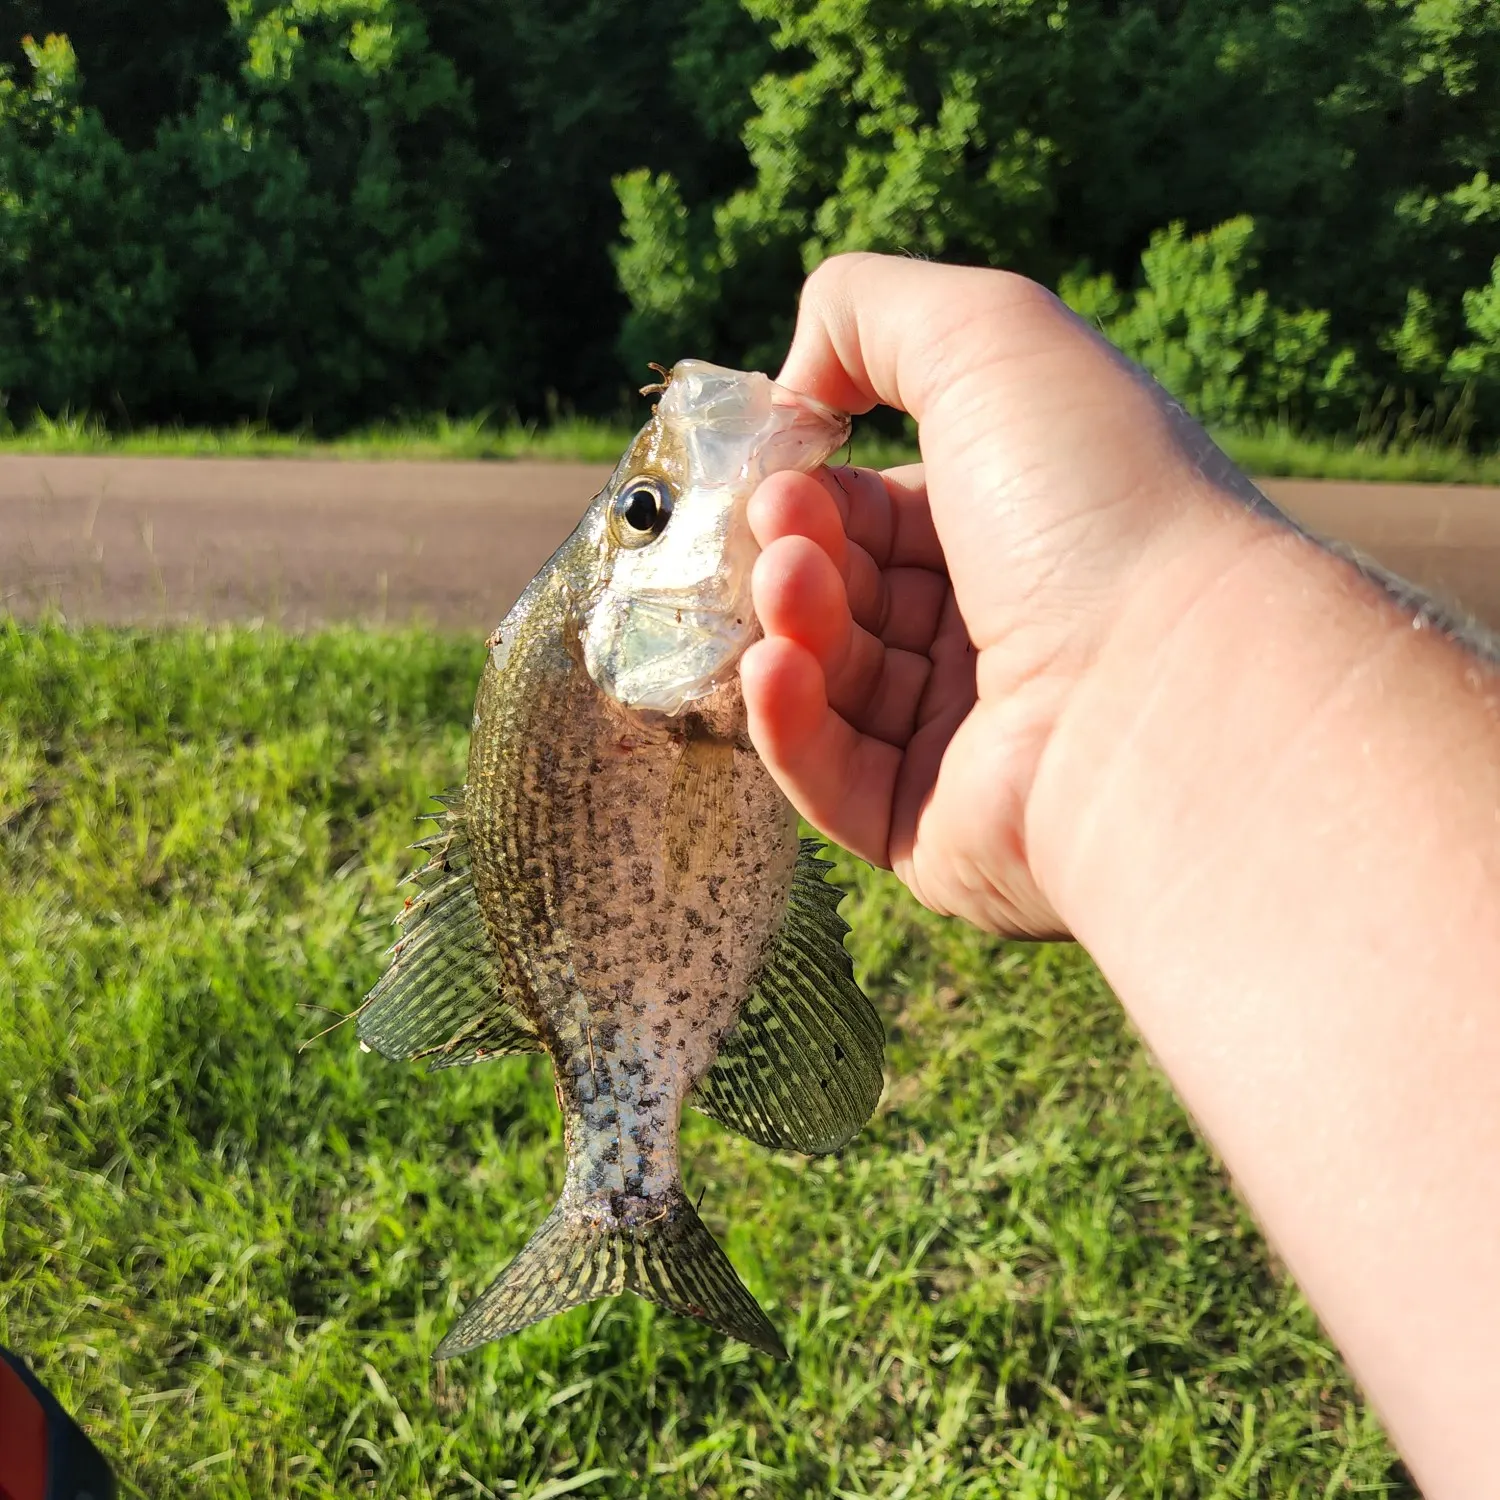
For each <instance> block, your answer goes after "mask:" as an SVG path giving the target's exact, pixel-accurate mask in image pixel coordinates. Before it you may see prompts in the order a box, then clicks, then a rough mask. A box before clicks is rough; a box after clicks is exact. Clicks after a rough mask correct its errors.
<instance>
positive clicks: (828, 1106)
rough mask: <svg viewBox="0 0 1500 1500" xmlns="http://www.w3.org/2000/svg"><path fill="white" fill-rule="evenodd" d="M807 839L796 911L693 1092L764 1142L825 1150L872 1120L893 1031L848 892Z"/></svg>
mask: <svg viewBox="0 0 1500 1500" xmlns="http://www.w3.org/2000/svg"><path fill="white" fill-rule="evenodd" d="M821 847H822V846H821V845H820V844H819V843H818V841H817V840H816V839H803V840H802V844H801V847H800V849H799V850H798V853H797V870H796V874H795V875H794V876H793V879H792V894H791V898H790V900H789V901H788V903H787V912H786V918H785V920H784V921H783V922H782V924H781V930H780V931H779V932H778V933H777V935H776V938H775V940H774V942H773V943H772V945H771V950H770V952H769V953H768V954H767V956H766V961H765V965H764V967H763V968H762V970H761V972H760V976H759V977H758V978H757V980H756V982H755V987H754V989H753V990H752V991H751V992H750V998H749V999H748V1000H747V1001H746V1002H745V1008H744V1009H743V1010H742V1011H741V1012H740V1019H739V1023H738V1024H737V1025H736V1027H735V1029H734V1030H733V1031H732V1032H730V1034H729V1035H728V1036H727V1037H726V1038H725V1039H724V1042H723V1044H722V1045H721V1046H720V1048H719V1055H718V1057H717V1058H716V1059H715V1061H714V1065H713V1067H712V1068H710V1069H709V1071H708V1073H707V1074H706V1075H705V1076H704V1077H703V1078H702V1079H700V1080H699V1083H698V1086H697V1089H696V1090H695V1091H694V1093H693V1094H692V1095H691V1096H690V1097H691V1100H692V1103H693V1104H694V1105H695V1106H696V1107H697V1108H698V1109H700V1110H702V1111H703V1113H704V1114H706V1115H709V1116H711V1117H712V1118H713V1119H715V1120H717V1121H718V1122H719V1123H720V1124H721V1125H724V1126H727V1127H728V1128H729V1129H730V1130H734V1131H737V1132H738V1133H739V1134H740V1135H743V1136H747V1137H748V1138H749V1139H750V1140H752V1141H755V1142H756V1143H757V1144H758V1145H762V1146H770V1147H772V1148H773V1149H776V1150H792V1151H801V1152H803V1153H804V1154H805V1155H808V1156H819V1155H823V1154H825V1153H827V1152H829V1151H837V1150H838V1148H839V1147H840V1146H842V1145H844V1144H845V1142H847V1141H848V1140H849V1139H850V1138H851V1137H852V1136H854V1135H855V1134H856V1133H857V1132H858V1131H859V1129H860V1127H861V1126H862V1125H863V1124H864V1123H865V1121H866V1120H868V1119H869V1118H870V1114H871V1112H872V1111H873V1110H874V1108H875V1105H876V1103H877V1102H878V1101H879V1099H880V1090H881V1087H882V1085H883V1082H884V1078H883V1074H882V1066H883V1063H884V1057H885V1029H884V1027H883V1026H882V1025H881V1024H880V1017H879V1016H878V1015H877V1014H876V1013H875V1008H874V1006H872V1005H871V1004H870V1002H869V1001H868V1000H867V999H865V997H864V995H863V994H862V993H861V991H860V988H859V986H858V985H857V984H856V983H855V982H854V965H853V964H852V963H851V962H850V959H849V955H848V953H846V952H845V950H844V934H845V933H847V932H848V930H849V928H848V926H847V925H846V924H845V922H844V919H843V918H842V917H841V916H839V914H838V905H839V902H840V900H842V898H843V894H844V893H843V891H841V890H840V889H839V887H838V886H836V885H830V884H829V883H828V882H827V881H826V880H825V879H824V878H823V876H824V872H825V871H826V870H829V869H831V868H832V866H831V865H830V864H829V862H828V861H827V860H825V859H820V858H819V857H818V855H819V851H820V850H821Z"/></svg>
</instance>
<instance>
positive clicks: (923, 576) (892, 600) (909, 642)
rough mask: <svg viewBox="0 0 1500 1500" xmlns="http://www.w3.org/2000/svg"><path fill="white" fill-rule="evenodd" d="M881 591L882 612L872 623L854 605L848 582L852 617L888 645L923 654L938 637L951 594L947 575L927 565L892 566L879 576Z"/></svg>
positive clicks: (899, 649)
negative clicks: (940, 623) (941, 620)
mask: <svg viewBox="0 0 1500 1500" xmlns="http://www.w3.org/2000/svg"><path fill="white" fill-rule="evenodd" d="M880 592H881V612H880V615H879V616H878V618H877V619H876V621H875V623H873V624H872V623H870V622H869V621H868V620H867V619H866V618H865V617H864V615H863V614H862V613H861V611H860V610H859V608H857V607H856V606H855V603H854V598H853V594H854V585H853V583H852V582H851V583H850V585H849V594H850V600H849V605H850V609H851V610H852V611H853V614H854V618H855V619H856V620H857V621H858V622H859V623H860V624H861V625H863V626H864V627H865V628H866V629H867V630H873V631H874V632H875V633H876V634H877V635H879V637H880V639H881V640H882V641H883V642H884V643H885V645H886V646H887V647H890V648H894V649H895V650H897V651H920V652H922V653H923V654H925V653H926V652H927V650H928V649H929V647H931V645H932V642H933V640H934V638H935V637H936V636H937V631H938V621H939V620H940V619H941V618H942V614H943V607H944V605H945V604H946V603H947V601H948V599H949V598H950V597H951V596H952V592H953V591H952V587H951V585H950V584H949V582H948V580H947V578H946V577H945V576H944V575H943V574H941V573H933V572H930V571H929V570H928V569H926V568H891V569H889V570H888V571H887V572H885V573H882V574H881V575H880Z"/></svg>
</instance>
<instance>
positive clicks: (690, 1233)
mask: <svg viewBox="0 0 1500 1500" xmlns="http://www.w3.org/2000/svg"><path fill="white" fill-rule="evenodd" d="M627 1291H628V1292H635V1293H636V1294H637V1295H638V1296H641V1297H645V1298H647V1299H648V1300H649V1301H651V1302H656V1303H659V1304H660V1305H661V1306H662V1307H665V1308H669V1309H670V1310H671V1311H672V1312H675V1313H681V1314H682V1315H683V1316H684V1317H688V1318H696V1319H697V1320H698V1321H699V1322H700V1323H707V1324H708V1326H709V1327H710V1328H713V1329H716V1330H717V1331H718V1332H720V1333H724V1334H728V1335H729V1337H730V1338H735V1339H740V1340H742V1341H743V1342H744V1343H747V1344H749V1345H750V1346H751V1347H752V1348H755V1349H759V1350H761V1351H763V1352H764V1353H766V1354H770V1355H774V1356H775V1357H776V1358H777V1359H785V1358H786V1357H787V1353H786V1349H785V1348H784V1347H783V1345H782V1342H781V1339H780V1338H779V1337H778V1335H777V1333H776V1330H775V1329H774V1328H773V1327H772V1326H771V1324H770V1322H769V1321H768V1320H767V1318H766V1315H765V1313H763V1312H762V1311H761V1309H760V1305H759V1304H758V1303H757V1302H756V1300H755V1298H754V1297H752V1296H751V1295H750V1293H749V1292H748V1291H746V1289H745V1286H744V1283H743V1282H741V1280H740V1278H739V1277H738V1276H737V1275H735V1270H734V1267H733V1266H732V1265H731V1264H730V1262H729V1257H728V1256H727V1255H725V1253H724V1252H723V1250H722V1249H721V1248H720V1247H719V1243H718V1241H717V1240H715V1239H714V1237H713V1235H712V1234H710V1233H709V1231H708V1226H707V1225H705V1224H704V1222H703V1220H702V1219H700V1218H699V1217H698V1215H697V1213H696V1211H695V1210H694V1208H693V1205H692V1204H691V1203H689V1202H688V1201H687V1196H686V1194H684V1193H683V1191H682V1189H681V1188H680V1187H679V1188H676V1189H674V1190H673V1191H672V1192H671V1193H669V1194H668V1195H667V1196H666V1198H665V1199H655V1200H649V1201H648V1200H645V1199H638V1200H634V1201H633V1202H627V1204H626V1205H624V1206H623V1207H619V1206H616V1205H614V1204H609V1203H601V1204H594V1203H590V1202H587V1201H579V1200H578V1199H576V1198H571V1197H569V1196H568V1195H567V1194H566V1193H565V1194H564V1195H563V1197H562V1199H561V1200H559V1202H558V1204H557V1206H556V1207H555V1208H554V1209H553V1210H552V1212H551V1213H550V1214H549V1215H548V1216H547V1218H546V1220H545V1221H544V1222H543V1224H542V1227H541V1228H540V1229H538V1230H537V1232H536V1233H535V1234H534V1235H532V1237H531V1238H530V1239H529V1240H528V1241H527V1242H526V1244H525V1245H523V1246H522V1248H521V1251H520V1253H519V1254H518V1255H517V1256H516V1258H515V1259H514V1260H513V1261H511V1263H510V1264H509V1265H508V1266H506V1268H505V1269H504V1270H503V1271H502V1272H501V1273H500V1275H499V1276H498V1277H497V1278H496V1279H495V1281H494V1282H493V1283H492V1284H491V1285H490V1286H489V1287H488V1288H487V1289H486V1290H485V1291H484V1292H483V1293H481V1294H480V1296H479V1297H478V1298H477V1299H476V1300H475V1301H474V1302H471V1303H470V1304H469V1306H468V1307H466V1308H465V1309H464V1311H463V1315H462V1316H461V1317H460V1318H459V1320H458V1322H457V1323H455V1324H454V1325H453V1327H452V1328H451V1329H450V1330H449V1331H448V1335H447V1337H446V1338H444V1339H443V1341H442V1343H441V1344H439V1345H438V1346H437V1351H436V1354H435V1356H434V1357H435V1358H437V1359H451V1358H452V1357H453V1356H454V1355H455V1354H467V1353H468V1352H469V1350H470V1349H477V1348H478V1347H479V1346H480V1345H481V1344H487V1343H489V1341H490V1340H491V1339H498V1338H503V1337H504V1336H505V1335H506V1334H508V1333H515V1332H517V1331H518V1330H519V1329H522V1328H526V1327H528V1326H530V1325H531V1324H532V1323H538V1322H540V1321H541V1320H542V1319H543V1318H550V1317H552V1316H553V1315H554V1314H555V1313H560V1312H566V1311H567V1310H568V1309H569V1308H570V1307H579V1306H581V1305H582V1304H583V1303H585V1302H593V1301H594V1300H595V1299H596V1298H599V1297H609V1296H613V1295H614V1294H615V1293H617V1292H627Z"/></svg>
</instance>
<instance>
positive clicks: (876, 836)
mask: <svg viewBox="0 0 1500 1500" xmlns="http://www.w3.org/2000/svg"><path fill="white" fill-rule="evenodd" d="M740 682H741V686H742V688H743V691H744V695H745V713H746V717H747V719H748V722H749V726H750V738H751V741H752V742H753V743H754V745H755V748H756V750H757V751H758V752H759V753H760V758H761V760H762V761H763V762H764V763H765V767H766V769H767V770H768V771H769V772H770V773H771V776H772V777H773V778H774V780H775V781H776V784H777V785H778V786H779V787H780V788H781V789H782V791H783V792H785V793H786V795H787V797H788V798H789V799H790V801H791V803H792V806H793V807H795V808H796V809H797V811H798V812H800V813H801V814H802V816H803V817H805V818H806V819H807V820H808V822H810V823H812V824H813V825H814V826H815V827H816V828H818V829H819V830H820V831H821V832H822V833H824V834H825V835H827V837H829V838H831V839H833V840H834V841H835V842H837V843H840V844H842V845H843V846H844V847H845V848H846V849H849V850H852V851H853V852H854V853H855V854H857V855H859V856H860V858H862V859H867V860H869V862H870V863H871V864H873V865H882V866H884V865H886V864H887V863H888V861H887V854H886V846H887V843H888V841H889V838H890V827H891V824H890V808H891V794H892V790H893V788H894V786H895V783H896V772H897V769H898V768H899V766H900V764H901V752H900V751H899V750H895V749H893V748H892V747H891V746H890V745H886V744H882V743H881V742H880V741H879V740H872V739H869V738H868V737H866V736H864V735H861V734H859V733H857V732H856V731H855V730H854V729H853V728H852V727H851V726H850V725H849V724H848V723H847V722H845V721H844V720H843V719H841V718H840V717H839V716H838V715H837V714H836V713H834V712H833V710H832V709H831V708H830V707H829V706H828V698H827V694H826V691H825V683H824V678H823V671H822V668H821V667H820V666H819V665H818V663H817V661H816V660H815V659H814V658H813V656H812V655H811V654H810V653H809V652H808V651H807V650H806V649H805V648H804V647H802V646H800V645H798V644H797V642H795V641H789V640H782V639H772V638H769V637H768V638H767V639H765V640H762V641H757V642H756V643H755V644H754V645H753V646H751V647H750V649H749V650H748V651H746V652H745V655H744V656H743V658H742V659H741V661H740Z"/></svg>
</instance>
